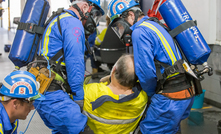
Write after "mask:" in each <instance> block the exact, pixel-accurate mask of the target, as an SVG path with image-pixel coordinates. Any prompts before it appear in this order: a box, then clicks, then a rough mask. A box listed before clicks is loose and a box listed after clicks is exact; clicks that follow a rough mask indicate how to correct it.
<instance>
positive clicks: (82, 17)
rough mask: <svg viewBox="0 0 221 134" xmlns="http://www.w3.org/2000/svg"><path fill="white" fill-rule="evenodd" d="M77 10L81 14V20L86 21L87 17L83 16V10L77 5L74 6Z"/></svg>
mask: <svg viewBox="0 0 221 134" xmlns="http://www.w3.org/2000/svg"><path fill="white" fill-rule="evenodd" d="M72 6H73V7H74V8H75V9H77V11H78V12H79V14H80V16H81V20H83V19H85V16H84V14H83V12H82V11H81V9H80V8H79V6H78V5H77V4H74V5H72Z"/></svg>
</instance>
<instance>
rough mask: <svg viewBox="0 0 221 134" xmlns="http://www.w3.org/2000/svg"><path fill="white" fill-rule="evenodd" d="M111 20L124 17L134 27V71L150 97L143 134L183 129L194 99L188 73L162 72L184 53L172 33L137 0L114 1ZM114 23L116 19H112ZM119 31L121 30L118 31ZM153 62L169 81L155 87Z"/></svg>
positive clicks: (110, 9) (155, 79)
mask: <svg viewBox="0 0 221 134" xmlns="http://www.w3.org/2000/svg"><path fill="white" fill-rule="evenodd" d="M108 12H109V16H110V18H111V20H112V21H114V20H115V19H116V18H122V19H123V20H124V22H125V23H128V24H129V25H130V26H131V30H132V31H133V32H132V44H133V52H134V63H135V72H136V75H137V76H138V79H139V82H140V84H141V87H142V89H143V90H144V91H145V92H146V93H147V95H148V96H149V97H151V104H150V105H149V107H148V109H147V112H146V117H145V119H144V120H142V121H141V123H140V130H141V132H142V133H143V134H157V133H170V134H174V133H177V132H178V131H179V130H180V122H181V120H183V119H185V118H187V117H188V115H189V113H190V109H191V106H192V104H193V100H194V97H193V96H194V92H193V89H192V86H191V84H190V81H189V80H188V78H187V77H186V74H180V73H175V74H172V75H169V76H166V77H163V76H162V74H165V73H164V70H165V69H166V68H167V67H165V68H164V67H163V66H162V64H163V65H164V66H165V65H167V66H172V65H174V64H175V63H178V61H179V59H181V58H182V57H181V54H180V52H179V50H178V49H176V46H175V44H174V41H173V39H172V37H171V36H170V35H169V33H168V32H167V31H166V30H165V29H164V28H163V27H162V26H161V25H159V24H158V23H156V22H154V21H150V20H148V18H149V17H148V16H144V14H143V12H142V11H141V9H140V7H139V3H138V2H137V1H135V0H130V1H124V0H123V1H118V0H112V1H111V2H110V3H109V6H108ZM113 23H114V22H113ZM119 34H120V33H119ZM154 61H158V62H160V63H161V67H160V68H159V69H160V70H159V74H160V75H159V76H162V77H163V78H165V79H166V82H165V83H163V84H161V85H159V86H160V88H159V89H160V90H158V91H157V90H156V87H157V79H159V80H161V79H160V77H158V78H157V68H156V66H155V63H154Z"/></svg>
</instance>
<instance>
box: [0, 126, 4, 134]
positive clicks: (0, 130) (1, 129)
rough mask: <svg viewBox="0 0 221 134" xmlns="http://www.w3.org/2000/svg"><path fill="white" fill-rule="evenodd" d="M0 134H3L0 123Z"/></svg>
mask: <svg viewBox="0 0 221 134" xmlns="http://www.w3.org/2000/svg"><path fill="white" fill-rule="evenodd" d="M0 133H1V134H4V133H3V128H2V124H1V123H0Z"/></svg>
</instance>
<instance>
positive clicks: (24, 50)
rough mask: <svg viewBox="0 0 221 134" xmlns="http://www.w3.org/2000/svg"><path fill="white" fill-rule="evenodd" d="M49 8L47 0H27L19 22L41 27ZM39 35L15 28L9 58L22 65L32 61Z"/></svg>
mask: <svg viewBox="0 0 221 134" xmlns="http://www.w3.org/2000/svg"><path fill="white" fill-rule="evenodd" d="M49 8H50V6H49V3H48V1H47V0H27V2H26V4H25V8H24V10H23V13H22V16H21V20H20V22H22V23H31V24H36V25H38V26H41V27H43V26H44V23H45V20H46V18H47V15H48V11H49ZM29 27H31V26H29ZM39 37H40V35H39V34H36V33H32V32H28V31H26V30H17V32H16V35H15V38H14V41H13V44H12V48H11V51H10V54H9V59H10V60H11V61H12V62H13V63H14V65H15V66H18V67H22V66H25V65H27V64H28V63H29V62H31V61H33V59H34V55H35V54H36V52H37V49H38V45H39Z"/></svg>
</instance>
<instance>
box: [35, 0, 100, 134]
mask: <svg viewBox="0 0 221 134" xmlns="http://www.w3.org/2000/svg"><path fill="white" fill-rule="evenodd" d="M64 11H65V12H63V13H61V14H60V15H59V17H58V16H57V17H55V18H54V19H52V20H51V22H50V23H49V24H48V25H47V27H46V29H45V32H44V34H43V38H42V45H41V48H42V51H41V55H42V56H44V57H46V58H47V59H49V60H50V59H51V58H53V56H55V54H56V53H58V51H60V50H63V53H64V54H63V56H64V60H63V61H62V62H61V66H59V67H61V70H62V71H61V73H58V72H55V73H56V76H55V79H54V80H53V81H52V84H51V85H50V87H49V88H48V90H47V92H46V93H45V98H46V99H45V101H43V102H41V103H39V101H36V102H35V103H34V106H35V107H36V106H37V105H39V108H38V109H37V111H38V113H39V115H40V117H41V118H42V119H43V121H44V123H45V124H46V126H47V127H49V128H50V129H52V133H63V134H69V133H72V134H73V133H74V134H77V133H80V132H81V131H83V130H84V127H85V124H86V122H87V117H86V116H85V115H83V114H82V113H81V109H80V107H83V99H84V90H83V81H84V71H85V65H84V52H85V49H86V47H85V36H89V35H90V34H91V33H93V32H94V30H95V29H96V26H97V23H98V21H99V18H100V17H101V16H102V15H103V14H104V11H103V9H102V8H101V6H100V0H74V1H73V2H72V4H71V6H70V8H69V9H67V10H64ZM58 18H59V19H58ZM58 20H59V21H58ZM58 23H59V24H58ZM59 26H60V27H59ZM57 63H59V62H57ZM57 66H58V65H57ZM65 79H67V83H68V84H69V86H70V90H71V94H72V95H73V100H74V101H73V100H72V99H71V98H70V97H69V95H68V93H67V92H66V91H67V89H68V88H67V87H66V88H65V87H64V84H67V83H66V82H65V81H64V80H65ZM61 83H62V84H61ZM78 104H79V105H78ZM79 106H80V107H79Z"/></svg>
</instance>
